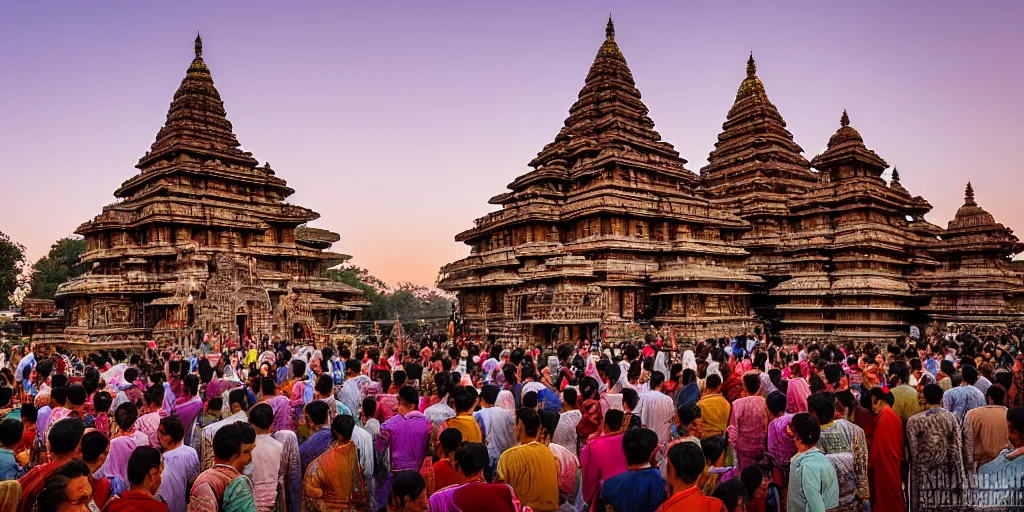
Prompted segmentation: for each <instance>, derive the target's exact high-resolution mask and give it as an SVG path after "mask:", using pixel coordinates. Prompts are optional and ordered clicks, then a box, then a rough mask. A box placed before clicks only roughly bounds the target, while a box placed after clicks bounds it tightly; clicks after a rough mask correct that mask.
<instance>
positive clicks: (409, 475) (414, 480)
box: [389, 471, 427, 508]
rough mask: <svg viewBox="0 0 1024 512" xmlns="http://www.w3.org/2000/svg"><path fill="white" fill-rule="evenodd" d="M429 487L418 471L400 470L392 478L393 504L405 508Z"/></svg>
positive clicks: (390, 498) (390, 499)
mask: <svg viewBox="0 0 1024 512" xmlns="http://www.w3.org/2000/svg"><path fill="white" fill-rule="evenodd" d="M426 488H427V482H426V481H425V480H424V479H423V475H421V474H419V472H418V471H399V472H397V473H395V474H394V477H393V478H392V480H391V495H390V497H389V501H391V502H392V503H391V504H392V506H395V507H399V508H403V507H405V506H406V505H407V504H408V503H413V502H415V501H416V500H417V499H419V497H420V495H422V494H423V491H425V490H426Z"/></svg>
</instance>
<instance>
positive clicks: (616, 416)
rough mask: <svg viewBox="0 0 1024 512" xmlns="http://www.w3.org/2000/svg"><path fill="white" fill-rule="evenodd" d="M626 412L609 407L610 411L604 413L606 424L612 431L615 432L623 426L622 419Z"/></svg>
mask: <svg viewBox="0 0 1024 512" xmlns="http://www.w3.org/2000/svg"><path fill="white" fill-rule="evenodd" d="M625 417H626V413H624V412H622V411H620V410H618V409H609V410H608V412H606V413H604V426H605V427H607V430H608V431H610V432H615V431H617V430H619V429H620V428H622V421H623V420H624V419H625Z"/></svg>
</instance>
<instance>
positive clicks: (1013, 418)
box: [1006, 407, 1024, 435]
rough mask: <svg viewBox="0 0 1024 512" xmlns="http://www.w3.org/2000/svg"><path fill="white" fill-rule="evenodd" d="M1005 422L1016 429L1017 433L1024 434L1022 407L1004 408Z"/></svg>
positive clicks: (1023, 411)
mask: <svg viewBox="0 0 1024 512" xmlns="http://www.w3.org/2000/svg"><path fill="white" fill-rule="evenodd" d="M1006 423H1007V424H1009V426H1011V427H1013V429H1014V430H1016V431H1017V434H1018V435H1024V407H1012V408H1010V409H1007V410H1006Z"/></svg>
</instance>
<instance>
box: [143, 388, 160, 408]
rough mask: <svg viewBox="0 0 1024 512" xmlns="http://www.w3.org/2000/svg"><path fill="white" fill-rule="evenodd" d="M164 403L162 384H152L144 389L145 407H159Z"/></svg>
mask: <svg viewBox="0 0 1024 512" xmlns="http://www.w3.org/2000/svg"><path fill="white" fill-rule="evenodd" d="M163 403H164V386H163V384H153V385H152V386H150V387H149V388H148V389H146V405H149V406H154V407H155V406H160V405H163Z"/></svg>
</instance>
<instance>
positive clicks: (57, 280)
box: [28, 238, 86, 299]
mask: <svg viewBox="0 0 1024 512" xmlns="http://www.w3.org/2000/svg"><path fill="white" fill-rule="evenodd" d="M85 248H86V244H85V240H82V239H80V238H61V239H60V240H57V241H56V242H54V243H53V245H52V246H50V252H49V253H48V254H47V255H46V256H43V257H42V258H39V260H38V261H36V262H35V264H33V265H32V274H31V276H30V280H29V286H30V291H29V294H28V296H29V297H31V298H33V299H52V298H53V294H55V293H57V287H58V286H60V284H61V283H63V282H65V281H67V280H69V279H71V278H74V277H78V276H80V275H82V274H83V273H85V269H84V268H81V266H79V265H78V262H79V260H80V259H81V258H82V253H83V252H85Z"/></svg>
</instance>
